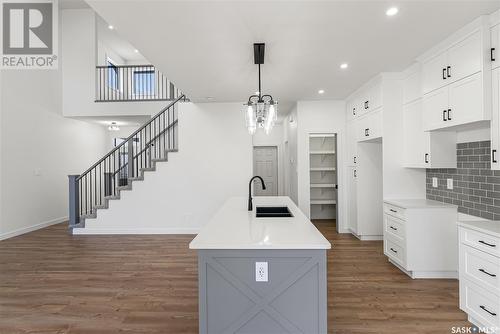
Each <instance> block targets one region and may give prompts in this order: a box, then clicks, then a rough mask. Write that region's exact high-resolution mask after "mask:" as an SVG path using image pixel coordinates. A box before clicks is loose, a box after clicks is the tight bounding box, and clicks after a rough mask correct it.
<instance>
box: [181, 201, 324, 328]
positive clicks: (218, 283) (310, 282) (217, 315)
mask: <svg viewBox="0 0 500 334" xmlns="http://www.w3.org/2000/svg"><path fill="white" fill-rule="evenodd" d="M262 207H267V208H268V209H270V207H287V208H288V210H287V211H288V212H289V215H290V216H291V217H284V216H283V215H284V214H283V213H281V212H280V213H277V214H273V212H269V211H272V209H270V210H266V208H264V209H259V208H262ZM258 210H260V211H262V212H264V214H263V215H264V216H266V215H267V216H271V217H256V212H257V211H258ZM189 248H191V249H196V250H197V251H198V279H199V291H198V293H199V332H200V333H210V334H212V333H217V334H219V333H220V334H221V333H260V334H266V333H273V334H275V333H308V334H309V333H311V334H312V333H326V332H327V314H326V313H327V312H326V311H327V298H326V296H327V287H326V250H327V249H329V248H331V245H330V243H329V242H328V240H327V239H326V238H325V237H324V236H323V235H322V234H321V233H320V232H319V231H318V230H317V229H316V227H315V226H314V225H313V224H312V223H311V222H310V220H309V219H307V217H306V216H305V215H304V214H303V213H302V212H301V211H300V210H299V208H298V207H297V206H296V205H295V204H294V203H293V202H292V201H291V200H290V198H288V197H255V198H254V209H253V211H248V210H247V202H246V198H244V197H233V198H230V199H229V200H227V201H226V203H225V204H224V205H223V206H222V208H221V209H220V210H219V211H218V212H217V213H216V214H215V216H214V217H213V218H212V219H211V220H210V221H209V222H208V223H207V224H206V225H205V226H204V227H203V228H202V230H201V231H200V233H199V234H198V235H197V236H196V237H195V238H194V239H193V241H191V243H190V245H189Z"/></svg>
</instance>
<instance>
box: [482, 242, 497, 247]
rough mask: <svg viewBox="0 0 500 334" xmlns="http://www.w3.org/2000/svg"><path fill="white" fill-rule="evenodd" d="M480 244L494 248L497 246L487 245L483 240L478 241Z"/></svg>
mask: <svg viewBox="0 0 500 334" xmlns="http://www.w3.org/2000/svg"><path fill="white" fill-rule="evenodd" d="M479 242H480V243H482V244H483V245H486V246H489V247H496V246H497V245H494V244H489V243H487V242H486V241H483V240H479Z"/></svg>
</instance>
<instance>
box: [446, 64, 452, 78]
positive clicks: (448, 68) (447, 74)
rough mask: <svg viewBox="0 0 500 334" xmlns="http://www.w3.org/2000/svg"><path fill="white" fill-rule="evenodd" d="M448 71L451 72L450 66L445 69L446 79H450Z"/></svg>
mask: <svg viewBox="0 0 500 334" xmlns="http://www.w3.org/2000/svg"><path fill="white" fill-rule="evenodd" d="M450 71H451V66H448V67H446V76H447V77H448V78H451V73H450Z"/></svg>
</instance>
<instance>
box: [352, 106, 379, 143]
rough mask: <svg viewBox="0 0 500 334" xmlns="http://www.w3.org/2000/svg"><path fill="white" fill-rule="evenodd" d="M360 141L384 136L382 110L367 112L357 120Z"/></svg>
mask: <svg viewBox="0 0 500 334" xmlns="http://www.w3.org/2000/svg"><path fill="white" fill-rule="evenodd" d="M356 123H357V134H358V135H357V139H358V141H366V140H372V139H376V138H381V137H382V110H377V111H375V112H373V113H370V114H367V115H366V116H364V117H363V118H361V119H359V120H357V121H356Z"/></svg>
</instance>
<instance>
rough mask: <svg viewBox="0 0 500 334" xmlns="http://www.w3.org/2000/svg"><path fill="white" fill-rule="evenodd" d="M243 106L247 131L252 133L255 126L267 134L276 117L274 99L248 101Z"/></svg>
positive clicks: (255, 129) (254, 130)
mask: <svg viewBox="0 0 500 334" xmlns="http://www.w3.org/2000/svg"><path fill="white" fill-rule="evenodd" d="M244 106H245V121H246V126H247V129H248V133H250V134H251V135H253V134H254V133H255V132H256V131H257V128H261V129H264V131H265V132H266V134H269V133H270V132H271V130H272V128H273V126H274V124H275V123H276V120H277V118H278V110H277V109H278V108H277V103H276V102H275V101H265V102H264V101H262V102H255V103H254V102H248V103H247V104H245V105H244Z"/></svg>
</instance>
